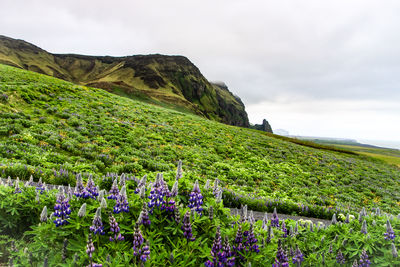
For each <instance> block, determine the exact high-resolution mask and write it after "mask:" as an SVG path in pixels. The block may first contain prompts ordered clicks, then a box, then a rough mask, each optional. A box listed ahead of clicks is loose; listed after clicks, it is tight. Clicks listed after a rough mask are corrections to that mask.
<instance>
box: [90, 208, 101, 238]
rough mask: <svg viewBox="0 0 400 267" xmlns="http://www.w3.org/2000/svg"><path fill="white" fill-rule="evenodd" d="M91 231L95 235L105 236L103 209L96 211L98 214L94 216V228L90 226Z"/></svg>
mask: <svg viewBox="0 0 400 267" xmlns="http://www.w3.org/2000/svg"><path fill="white" fill-rule="evenodd" d="M89 229H90V231H92V232H93V233H94V234H95V235H96V234H100V235H104V226H103V222H102V221H101V208H100V207H98V208H97V210H96V214H95V215H94V218H93V222H92V226H90V228H89Z"/></svg>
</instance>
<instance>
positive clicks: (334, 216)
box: [331, 213, 337, 224]
mask: <svg viewBox="0 0 400 267" xmlns="http://www.w3.org/2000/svg"><path fill="white" fill-rule="evenodd" d="M331 223H332V224H337V219H336V213H334V214H333V216H332V221H331Z"/></svg>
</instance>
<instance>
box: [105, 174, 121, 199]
mask: <svg viewBox="0 0 400 267" xmlns="http://www.w3.org/2000/svg"><path fill="white" fill-rule="evenodd" d="M109 194H110V195H109V196H108V197H107V198H108V199H117V198H118V195H119V189H118V181H117V179H114V182H113V184H112V186H111V189H110V192H109Z"/></svg>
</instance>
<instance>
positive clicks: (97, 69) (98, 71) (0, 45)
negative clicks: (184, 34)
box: [0, 36, 249, 127]
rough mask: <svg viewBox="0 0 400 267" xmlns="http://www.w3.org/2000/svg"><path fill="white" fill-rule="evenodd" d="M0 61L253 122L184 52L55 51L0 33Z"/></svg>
mask: <svg viewBox="0 0 400 267" xmlns="http://www.w3.org/2000/svg"><path fill="white" fill-rule="evenodd" d="M0 63H2V64H7V65H11V66H15V67H19V68H22V69H27V70H31V71H35V72H39V73H42V74H46V75H50V76H54V77H57V78H61V79H64V80H67V81H71V82H74V83H77V84H81V85H86V86H91V87H97V88H102V89H105V90H107V91H110V92H113V93H116V94H120V95H123V96H127V97H131V98H140V99H141V100H145V101H149V102H152V103H155V104H160V105H166V106H169V107H172V108H176V109H179V110H184V111H190V112H193V113H196V114H198V115H201V116H204V117H207V118H209V119H212V120H216V121H220V122H223V123H226V124H230V125H236V126H242V127H248V126H249V121H248V117H247V113H246V111H245V107H244V105H243V103H242V101H241V100H240V98H239V97H237V96H234V95H233V94H232V93H231V92H230V91H229V90H228V88H227V87H226V86H225V85H221V84H211V83H210V82H209V81H208V80H207V79H206V78H205V77H204V76H203V75H202V74H201V72H200V70H199V69H198V68H197V67H196V66H195V65H194V64H193V63H192V62H190V60H189V59H187V58H186V57H183V56H165V55H159V54H154V55H135V56H126V57H110V56H84V55H75V54H51V53H49V52H47V51H45V50H43V49H41V48H39V47H37V46H35V45H33V44H30V43H28V42H25V41H23V40H16V39H12V38H9V37H5V36H0Z"/></svg>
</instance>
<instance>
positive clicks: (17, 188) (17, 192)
mask: <svg viewBox="0 0 400 267" xmlns="http://www.w3.org/2000/svg"><path fill="white" fill-rule="evenodd" d="M21 192H22V191H21V189H20V188H19V178H18V177H17V180H16V181H15V189H14V194H19V193H21Z"/></svg>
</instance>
